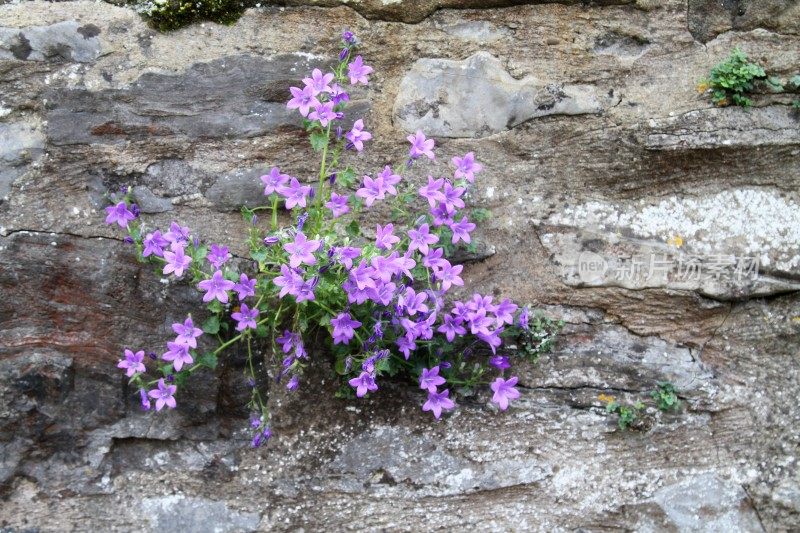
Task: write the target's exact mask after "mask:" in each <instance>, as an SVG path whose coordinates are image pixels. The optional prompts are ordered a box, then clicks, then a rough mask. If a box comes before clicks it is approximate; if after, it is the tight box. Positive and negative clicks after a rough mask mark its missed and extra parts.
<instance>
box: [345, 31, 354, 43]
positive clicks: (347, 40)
mask: <svg viewBox="0 0 800 533" xmlns="http://www.w3.org/2000/svg"><path fill="white" fill-rule="evenodd" d="M342 40H343V41H344V42H345V43H346V44H355V43H356V36H355V34H353V32H352V31H350V30H344V31H343V32H342Z"/></svg>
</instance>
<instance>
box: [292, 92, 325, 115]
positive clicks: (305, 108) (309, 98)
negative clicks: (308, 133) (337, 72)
mask: <svg viewBox="0 0 800 533" xmlns="http://www.w3.org/2000/svg"><path fill="white" fill-rule="evenodd" d="M289 92H291V93H292V99H291V100H289V101H288V102H287V103H286V107H288V108H289V109H298V110H299V111H300V114H301V115H303V116H304V117H306V116H308V112H309V111H310V110H311V108H312V107H316V106H317V105H318V104H319V100H317V98H316V95H315V94H314V89H313V88H312V87H309V86H308V85H306V86H305V87H303V88H302V89H300V88H298V87H289Z"/></svg>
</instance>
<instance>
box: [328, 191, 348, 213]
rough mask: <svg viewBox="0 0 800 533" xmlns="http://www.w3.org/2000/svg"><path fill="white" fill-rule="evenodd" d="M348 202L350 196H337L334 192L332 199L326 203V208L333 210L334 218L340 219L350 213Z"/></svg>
mask: <svg viewBox="0 0 800 533" xmlns="http://www.w3.org/2000/svg"><path fill="white" fill-rule="evenodd" d="M348 200H349V196H347V195H346V194H336V193H335V192H332V193H331V199H330V200H329V201H327V202H325V207H327V208H328V209H330V210H331V213H332V214H333V218H339V217H340V216H342V215H344V214H347V213H349V212H350V207H349V206H348V205H347V201H348Z"/></svg>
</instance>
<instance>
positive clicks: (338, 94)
mask: <svg viewBox="0 0 800 533" xmlns="http://www.w3.org/2000/svg"><path fill="white" fill-rule="evenodd" d="M330 93H331V102H333V105H335V106H337V105H339V104H343V103H345V102H349V101H350V95H349V94H347V92H346V91H345V90H344V89H342V88H341V87H340V86H339V84H338V83H334V84H332V85H331V91H330ZM337 138H341V135H338V136H337Z"/></svg>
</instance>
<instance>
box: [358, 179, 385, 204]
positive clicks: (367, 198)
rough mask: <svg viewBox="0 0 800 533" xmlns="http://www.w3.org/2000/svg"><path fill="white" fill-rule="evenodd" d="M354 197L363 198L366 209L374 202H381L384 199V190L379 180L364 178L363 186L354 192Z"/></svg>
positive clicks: (381, 181)
mask: <svg viewBox="0 0 800 533" xmlns="http://www.w3.org/2000/svg"><path fill="white" fill-rule="evenodd" d="M356 196H358V197H359V198H363V199H364V202H365V203H366V204H367V207H370V206H372V204H373V203H374V202H375V200H383V199H384V198H385V197H386V189H385V188H384V186H383V180H382V179H381V178H375V179H372V178H371V177H369V176H364V186H363V187H361V188H360V189H358V190H357V191H356Z"/></svg>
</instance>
